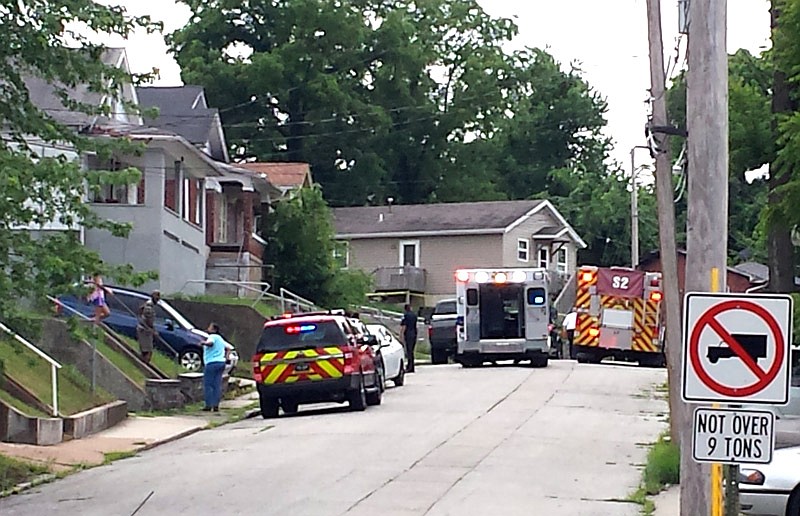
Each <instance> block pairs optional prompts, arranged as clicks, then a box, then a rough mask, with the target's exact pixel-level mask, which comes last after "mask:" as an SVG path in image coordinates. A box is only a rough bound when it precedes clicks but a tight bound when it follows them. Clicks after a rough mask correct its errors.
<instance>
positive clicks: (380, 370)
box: [375, 358, 386, 392]
mask: <svg viewBox="0 0 800 516" xmlns="http://www.w3.org/2000/svg"><path fill="white" fill-rule="evenodd" d="M377 366H378V367H377V368H376V371H375V374H376V375H377V378H376V380H377V382H378V389H380V391H381V392H383V391H385V390H386V367H384V365H383V358H381V359H380V361H379V362H378V364H377Z"/></svg>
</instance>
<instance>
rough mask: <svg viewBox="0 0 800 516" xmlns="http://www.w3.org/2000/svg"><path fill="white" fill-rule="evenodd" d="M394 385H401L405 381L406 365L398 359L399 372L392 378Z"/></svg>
mask: <svg viewBox="0 0 800 516" xmlns="http://www.w3.org/2000/svg"><path fill="white" fill-rule="evenodd" d="M392 382H393V383H394V386H395V387H402V386H403V384H405V383H406V365H405V363H403V362H402V361H400V372H399V373H398V374H397V376H395V377H394V378H393V379H392Z"/></svg>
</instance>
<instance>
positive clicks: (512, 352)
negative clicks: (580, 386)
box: [455, 268, 551, 367]
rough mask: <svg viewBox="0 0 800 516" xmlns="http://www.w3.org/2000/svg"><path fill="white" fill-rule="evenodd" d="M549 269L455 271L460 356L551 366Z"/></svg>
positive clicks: (465, 362)
mask: <svg viewBox="0 0 800 516" xmlns="http://www.w3.org/2000/svg"><path fill="white" fill-rule="evenodd" d="M549 286H550V274H549V273H548V271H547V270H545V269H539V268H496V269H461V270H458V271H457V272H456V311H457V314H458V316H457V320H456V335H457V348H456V356H455V360H456V362H458V363H460V364H461V365H462V366H463V367H476V366H479V365H481V364H482V363H484V362H497V361H501V360H514V361H515V362H522V361H530V364H531V365H532V366H533V367H547V363H548V356H549V353H550V341H549V339H548V333H549V332H548V324H549V323H550V322H551V306H550V292H549Z"/></svg>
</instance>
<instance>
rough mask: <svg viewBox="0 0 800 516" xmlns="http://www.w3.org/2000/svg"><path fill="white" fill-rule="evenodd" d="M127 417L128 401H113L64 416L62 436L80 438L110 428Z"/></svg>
mask: <svg viewBox="0 0 800 516" xmlns="http://www.w3.org/2000/svg"><path fill="white" fill-rule="evenodd" d="M126 417H128V403H127V402H126V401H123V400H119V401H113V402H111V403H107V404H105V405H103V406H101V407H95V408H93V409H89V410H86V411H84V412H80V413H78V414H74V415H72V416H69V417H65V418H64V437H66V438H68V439H81V438H83V437H86V436H88V435H92V434H96V433H97V432H100V431H103V430H105V429H107V428H111V427H112V426H114V425H116V424H117V423H120V422H121V421H123V420H124V419H125V418H126Z"/></svg>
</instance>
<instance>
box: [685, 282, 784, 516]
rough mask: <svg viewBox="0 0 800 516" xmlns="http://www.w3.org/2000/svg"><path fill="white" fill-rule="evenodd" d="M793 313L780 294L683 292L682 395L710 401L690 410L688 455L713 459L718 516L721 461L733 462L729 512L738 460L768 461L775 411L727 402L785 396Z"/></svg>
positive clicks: (772, 401)
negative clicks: (690, 430)
mask: <svg viewBox="0 0 800 516" xmlns="http://www.w3.org/2000/svg"><path fill="white" fill-rule="evenodd" d="M714 284H715V281H714V274H713V273H712V290H715V289H714V286H715V285H714ZM792 313H793V306H792V298H791V297H790V296H786V295H760V294H758V295H757V294H749V295H736V294H721V293H689V294H687V295H686V299H685V303H684V318H683V320H684V334H683V337H684V342H683V360H682V363H683V371H682V380H683V381H682V389H681V397H682V399H683V401H684V402H686V403H709V402H710V403H712V404H713V405H712V407H713V408H710V409H708V408H697V409H696V410H695V413H694V431H693V443H692V446H693V448H692V456H693V458H694V460H695V461H697V462H710V463H712V470H711V477H712V478H711V495H712V496H711V509H712V516H721V510H722V493H721V483H722V466H721V465H722V464H729V465H731V467H730V468H728V471H727V477H728V478H727V482H726V491H727V492H728V496H727V497H726V498H727V500H726V502H729V503H726V506H728V507H727V508H728V510H727V512H730V513H731V514H735V513H736V512H737V511H738V508H735V507H734V506H735V505H738V504H736V503H735V502H736V498H737V496H736V491H737V489H736V488H737V487H738V484H737V482H738V480H737V470H738V464H740V463H768V462H769V461H770V460H771V459H772V451H773V449H774V415H773V414H772V413H771V412H769V411H752V410H742V409H734V408H733V407H738V406H739V405H742V404H747V405H759V404H763V405H786V404H787V403H788V402H789V382H790V375H789V357H790V348H791V339H792ZM720 404H725V405H727V407H728V408H725V409H721V408H719V407H720Z"/></svg>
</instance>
